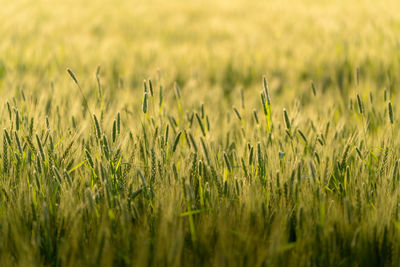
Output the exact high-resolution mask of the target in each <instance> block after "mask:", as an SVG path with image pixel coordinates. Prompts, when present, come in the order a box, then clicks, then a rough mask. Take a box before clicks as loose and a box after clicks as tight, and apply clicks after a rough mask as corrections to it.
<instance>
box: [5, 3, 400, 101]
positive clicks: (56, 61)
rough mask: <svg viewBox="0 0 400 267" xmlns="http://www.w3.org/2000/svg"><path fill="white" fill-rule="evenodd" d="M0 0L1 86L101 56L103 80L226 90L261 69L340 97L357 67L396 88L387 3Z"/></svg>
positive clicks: (369, 81) (279, 85) (78, 67)
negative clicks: (311, 84)
mask: <svg viewBox="0 0 400 267" xmlns="http://www.w3.org/2000/svg"><path fill="white" fill-rule="evenodd" d="M1 2H2V3H1V9H0V17H1V23H0V36H1V42H0V83H1V85H0V86H1V88H3V91H4V90H5V89H7V88H8V89H9V88H16V87H17V88H20V87H24V86H26V84H29V87H30V90H34V89H40V88H43V87H48V85H49V80H51V81H53V82H54V83H55V84H56V85H57V84H59V85H60V86H62V83H64V82H70V81H65V80H66V79H65V69H66V68H67V67H69V68H71V69H73V70H74V71H75V72H76V73H77V75H78V76H79V78H80V80H81V82H82V83H83V82H85V81H86V80H88V79H89V80H94V78H93V77H94V72H95V70H96V67H97V65H101V67H102V75H103V77H104V79H105V81H106V83H107V86H108V87H109V88H111V89H117V88H135V87H141V86H142V83H143V79H148V78H152V79H153V80H158V81H160V82H161V83H163V84H164V85H165V86H166V87H169V85H172V84H173V82H174V81H176V82H177V83H178V84H179V85H180V86H181V87H182V88H186V90H195V89H191V88H196V90H202V89H204V90H208V91H207V92H209V90H217V91H218V92H222V93H223V95H224V96H226V97H227V99H229V98H231V97H232V92H235V90H236V89H237V88H244V89H245V90H247V89H248V88H252V87H255V86H256V87H257V88H259V89H260V90H261V89H262V87H261V85H262V84H261V78H262V75H267V78H268V80H269V82H270V86H271V88H272V90H273V91H274V94H275V95H277V96H279V95H280V94H282V92H283V91H285V94H287V92H290V91H293V94H296V95H297V94H301V92H302V91H304V90H309V88H310V81H311V80H314V81H315V83H316V85H317V86H318V88H320V89H321V90H322V91H326V90H329V89H330V90H336V91H338V93H339V94H340V95H341V96H343V97H346V96H347V91H348V90H349V88H350V87H349V86H348V85H349V84H353V83H354V80H355V79H356V75H355V73H356V69H357V68H359V74H360V75H359V77H360V82H361V83H362V84H363V85H365V88H374V89H380V88H389V89H392V90H393V88H395V87H396V86H398V85H399V77H400V76H399V73H400V68H399V62H400V61H399V59H400V49H399V48H400V46H399V38H398V36H399V33H400V15H399V12H398V11H399V10H400V2H399V1H395V0H387V1H372V0H359V1H344V0H335V1H321V0H302V1H295V0H283V1H282V0H279V1H275V0H271V1H256V0H247V1H241V0H229V1H228V0H218V1H210V0H205V1H203V0H202V1H197V0H194V1H178V0H172V1H158V0H149V1H127V0H113V1H111V0H96V1H94V0H79V1H78V0H70V1H50V0H37V1H31V0H28V1H27V0H16V1H4V0H3V1H1ZM34 85H36V86H37V87H36V86H34ZM32 87H33V88H32ZM296 92H297V93H296ZM234 96H235V95H233V97H234ZM286 96H290V95H286Z"/></svg>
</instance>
